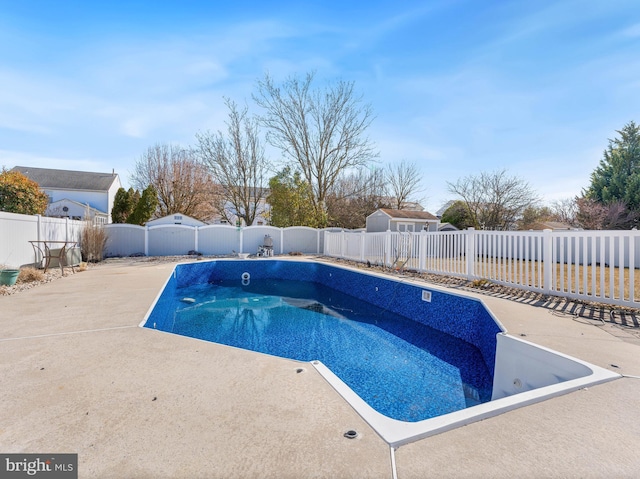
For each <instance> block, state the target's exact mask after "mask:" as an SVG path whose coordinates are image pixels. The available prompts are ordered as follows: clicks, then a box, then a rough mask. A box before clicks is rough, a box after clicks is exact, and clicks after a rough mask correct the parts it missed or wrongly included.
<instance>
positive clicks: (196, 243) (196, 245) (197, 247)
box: [193, 226, 200, 251]
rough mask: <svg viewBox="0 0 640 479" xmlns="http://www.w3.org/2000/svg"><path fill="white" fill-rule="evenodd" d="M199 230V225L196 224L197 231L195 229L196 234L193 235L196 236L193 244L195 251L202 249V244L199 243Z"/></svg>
mask: <svg viewBox="0 0 640 479" xmlns="http://www.w3.org/2000/svg"><path fill="white" fill-rule="evenodd" d="M198 230H199V227H198V226H195V231H194V235H193V236H194V238H193V246H194V248H193V250H194V251H199V250H200V248H199V246H200V245H199V244H198V243H199V242H200V238H199V236H198Z"/></svg>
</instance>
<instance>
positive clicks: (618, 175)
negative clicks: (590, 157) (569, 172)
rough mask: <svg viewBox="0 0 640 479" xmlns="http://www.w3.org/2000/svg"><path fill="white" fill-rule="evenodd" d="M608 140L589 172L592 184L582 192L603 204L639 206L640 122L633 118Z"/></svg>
mask: <svg viewBox="0 0 640 479" xmlns="http://www.w3.org/2000/svg"><path fill="white" fill-rule="evenodd" d="M617 133H618V134H619V135H620V136H619V138H614V139H613V140H609V145H608V147H607V149H606V150H605V151H604V157H603V158H602V160H600V164H599V165H598V167H597V168H596V169H595V170H594V171H593V173H591V185H590V186H589V188H587V190H585V191H584V192H583V193H584V196H585V197H586V198H588V199H591V200H594V201H596V202H597V203H601V204H603V205H611V204H614V203H623V204H625V205H626V207H627V208H628V209H629V210H630V211H634V212H637V211H638V210H640V126H638V125H636V124H635V123H634V122H633V121H631V122H629V123H627V124H626V125H625V126H624V127H623V128H622V130H618V131H617Z"/></svg>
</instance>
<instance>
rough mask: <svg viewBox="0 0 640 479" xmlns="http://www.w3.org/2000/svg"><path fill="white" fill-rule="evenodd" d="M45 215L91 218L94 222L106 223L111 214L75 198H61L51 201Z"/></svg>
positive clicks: (75, 218) (74, 218)
mask: <svg viewBox="0 0 640 479" xmlns="http://www.w3.org/2000/svg"><path fill="white" fill-rule="evenodd" d="M45 216H50V217H53V218H70V219H72V220H88V219H91V220H92V221H93V223H94V224H105V223H107V222H108V221H109V216H108V215H107V213H104V212H103V211H99V210H97V209H95V208H92V207H91V206H89V205H86V204H82V203H80V202H78V201H73V200H68V199H64V200H60V201H54V202H53V203H49V206H47V211H45Z"/></svg>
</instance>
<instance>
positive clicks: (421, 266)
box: [418, 230, 427, 271]
mask: <svg viewBox="0 0 640 479" xmlns="http://www.w3.org/2000/svg"><path fill="white" fill-rule="evenodd" d="M426 239H427V232H426V231H425V230H420V236H418V271H426V270H427V267H426V266H427V265H426V257H425V256H426V254H425V249H426V248H425V246H426V242H427V241H426Z"/></svg>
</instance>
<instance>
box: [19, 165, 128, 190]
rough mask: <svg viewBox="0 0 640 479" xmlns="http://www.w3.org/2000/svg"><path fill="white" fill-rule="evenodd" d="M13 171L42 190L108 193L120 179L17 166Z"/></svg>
mask: <svg viewBox="0 0 640 479" xmlns="http://www.w3.org/2000/svg"><path fill="white" fill-rule="evenodd" d="M11 171H17V172H20V173H22V174H23V175H24V176H26V177H27V178H29V179H30V180H33V181H35V182H36V183H38V185H39V186H40V188H53V189H67V190H90V191H108V190H109V188H111V185H112V184H113V182H114V181H115V179H116V178H117V177H118V175H117V174H116V173H92V172H89V171H70V170H52V169H49V168H32V167H30V166H16V167H15V168H12V169H11Z"/></svg>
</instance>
